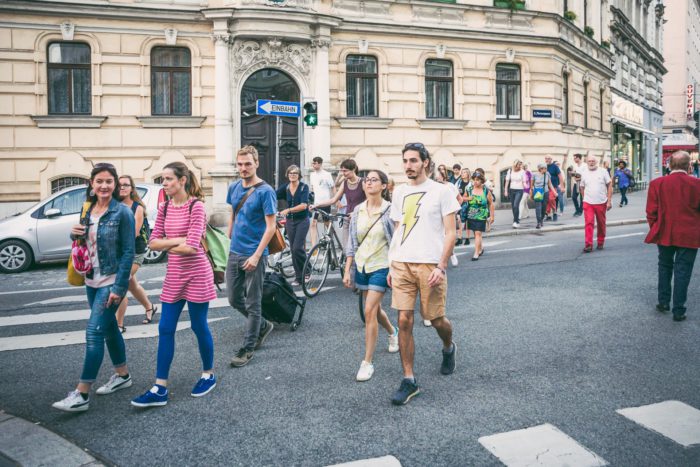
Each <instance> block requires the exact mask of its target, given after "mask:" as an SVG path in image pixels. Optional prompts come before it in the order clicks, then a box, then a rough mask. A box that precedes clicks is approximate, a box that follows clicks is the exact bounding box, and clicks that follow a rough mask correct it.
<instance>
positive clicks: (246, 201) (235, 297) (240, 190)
mask: <svg viewBox="0 0 700 467" xmlns="http://www.w3.org/2000/svg"><path fill="white" fill-rule="evenodd" d="M236 165H237V167H238V173H239V175H240V177H241V179H240V180H239V181H237V182H235V183H232V184H231V186H229V188H228V195H227V197H226V202H227V203H228V204H230V205H231V207H232V209H233V211H232V213H231V223H230V224H229V231H228V234H229V237H230V238H231V251H230V253H229V257H228V265H227V267H226V293H227V295H228V301H229V303H230V304H231V306H232V307H233V308H235V309H236V310H238V311H239V312H240V313H241V314H242V315H243V316H246V317H247V318H248V325H247V327H246V331H245V336H244V338H243V347H241V348H240V349H239V350H238V352H237V353H236V355H235V356H234V357H233V359H232V360H231V366H234V367H241V366H244V365H246V364H247V363H248V362H249V361H250V360H251V359H252V358H253V353H254V352H255V350H256V349H258V348H259V347H260V346H261V345H262V343H263V341H264V340H265V338H266V337H267V335H268V334H270V332H271V331H272V328H273V325H272V323H270V322H269V321H267V320H265V319H264V318H263V317H262V291H263V280H264V278H265V257H266V256H267V255H268V250H267V244H268V243H270V239H272V236H273V235H274V233H275V229H276V228H277V223H276V219H275V214H276V213H277V196H276V195H275V190H274V189H273V188H272V187H271V186H270V185H268V184H267V183H265V182H264V181H263V180H261V179H260V178H259V177H258V176H257V173H256V172H257V169H258V167H259V165H260V163H259V162H258V151H257V150H256V149H255V148H254V147H253V146H244V147H243V148H241V150H240V151H238V154H237V155H236Z"/></svg>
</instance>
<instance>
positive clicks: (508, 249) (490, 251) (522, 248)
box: [486, 243, 556, 253]
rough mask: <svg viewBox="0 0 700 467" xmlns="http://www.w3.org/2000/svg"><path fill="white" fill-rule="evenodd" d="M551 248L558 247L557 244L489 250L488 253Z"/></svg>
mask: <svg viewBox="0 0 700 467" xmlns="http://www.w3.org/2000/svg"><path fill="white" fill-rule="evenodd" d="M550 246H556V244H555V243H547V244H546V245H533V246H521V247H518V248H504V249H502V250H487V251H486V253H503V252H506V251H525V250H537V249H539V248H549V247H550Z"/></svg>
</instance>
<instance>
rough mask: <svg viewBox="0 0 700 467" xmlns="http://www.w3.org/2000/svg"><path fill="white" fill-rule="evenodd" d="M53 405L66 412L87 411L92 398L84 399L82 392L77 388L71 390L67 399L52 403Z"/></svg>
mask: <svg viewBox="0 0 700 467" xmlns="http://www.w3.org/2000/svg"><path fill="white" fill-rule="evenodd" d="M51 407H53V408H54V409H58V410H63V411H64V412H85V411H86V410H87V409H89V408H90V398H88V399H87V400H85V399H83V396H81V395H80V392H79V391H78V390H77V389H75V390H73V391H71V392H69V393H68V396H67V397H66V398H65V399H63V400H60V401H58V402H54V403H53V404H51Z"/></svg>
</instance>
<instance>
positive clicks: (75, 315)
mask: <svg viewBox="0 0 700 467" xmlns="http://www.w3.org/2000/svg"><path fill="white" fill-rule="evenodd" d="M229 306H231V305H229V303H228V299H227V298H217V299H215V300H212V301H210V302H209V309H210V310H211V309H214V308H225V307H229ZM185 307H187V305H185ZM185 309H187V308H185ZM143 314H144V310H143V307H142V306H141V305H140V304H139V305H131V306H128V307H126V316H132V315H143ZM89 317H90V310H89V309H88V310H72V311H52V312H50V313H36V314H32V315H14V316H2V317H0V327H3V326H18V325H24V324H40V323H58V322H61V321H81V320H86V319H88V318H89Z"/></svg>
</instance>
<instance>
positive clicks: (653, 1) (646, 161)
mask: <svg viewBox="0 0 700 467" xmlns="http://www.w3.org/2000/svg"><path fill="white" fill-rule="evenodd" d="M674 7H675V5H674ZM610 11H611V23H610V29H611V36H612V49H613V51H614V52H615V71H616V74H615V79H614V82H613V86H612V102H611V104H612V108H611V117H612V118H611V122H612V141H611V143H612V161H611V162H612V164H613V165H615V164H616V163H617V161H620V160H624V161H626V162H627V164H628V168H630V169H631V170H632V172H633V173H634V175H635V177H636V178H637V180H638V181H640V182H642V183H645V182H648V181H649V180H651V179H652V178H654V177H657V176H659V175H660V174H661V163H662V139H663V114H664V111H663V75H664V74H665V73H666V71H667V70H666V68H665V66H664V59H663V55H662V52H663V43H664V37H663V31H664V21H665V19H664V18H665V16H664V15H665V7H664V5H663V2H662V1H661V0H613V1H612V3H611V5H610Z"/></svg>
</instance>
